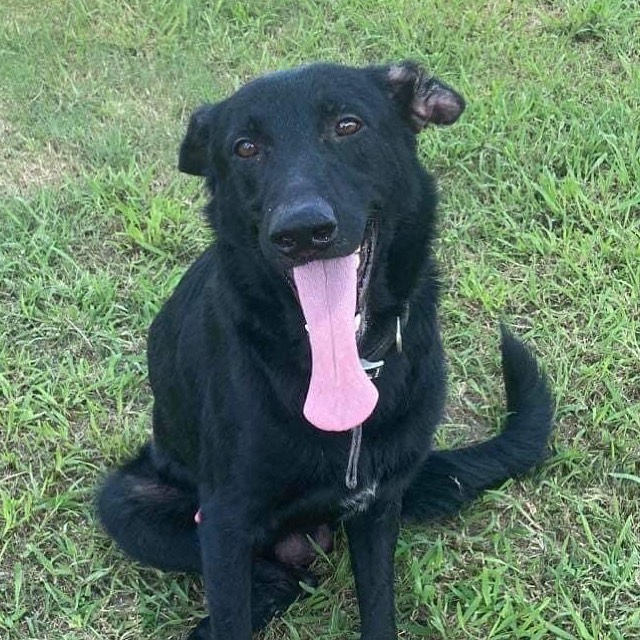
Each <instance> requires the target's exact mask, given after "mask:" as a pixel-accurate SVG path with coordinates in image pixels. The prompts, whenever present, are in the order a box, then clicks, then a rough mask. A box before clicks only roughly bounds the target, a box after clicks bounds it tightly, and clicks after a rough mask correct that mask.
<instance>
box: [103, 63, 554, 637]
mask: <svg viewBox="0 0 640 640" xmlns="http://www.w3.org/2000/svg"><path fill="white" fill-rule="evenodd" d="M463 109H464V101H463V99H462V98H461V97H460V96H459V95H458V94H457V93H456V92H455V91H454V90H453V89H451V88H450V87H448V86H446V85H445V84H443V83H442V82H440V81H438V80H437V79H435V78H433V77H429V76H428V75H427V74H425V73H424V72H423V71H422V70H421V69H420V68H419V67H418V66H417V65H415V64H413V63H403V64H400V65H396V66H391V67H370V68H363V69H354V68H349V67H342V66H335V65H313V66H307V67H302V68H299V69H294V70H292V71H286V72H282V73H274V74H271V75H268V76H265V77H263V78H260V79H258V80H255V81H253V82H251V83H250V84H248V85H246V86H245V87H243V88H241V89H240V90H239V91H238V92H237V93H235V94H234V95H233V96H231V97H230V98H228V99H227V100H224V101H223V102H220V103H219V104H215V105H204V106H202V107H200V108H199V109H198V110H197V111H196V112H195V113H194V114H193V116H192V118H191V122H190V124H189V129H188V132H187V135H186V138H185V140H184V142H183V144H182V148H181V150H180V161H179V168H180V170H181V171H184V172H186V173H190V174H193V175H198V176H203V177H204V178H205V179H206V183H207V187H208V189H209V192H210V194H211V200H210V202H209V204H208V205H207V208H206V213H207V216H208V219H209V221H210V223H211V226H212V227H213V229H214V230H215V232H216V242H215V244H214V245H213V246H212V247H211V248H209V249H208V250H207V251H206V252H205V253H204V254H203V255H202V256H201V257H200V259H199V260H198V261H197V262H196V263H195V264H194V265H193V266H192V267H191V269H189V271H188V272H187V274H186V275H185V277H184V278H183V279H182V282H181V283H180V285H179V286H178V288H177V290H176V292H175V293H174V294H173V296H172V297H171V298H170V299H169V301H168V302H167V303H166V304H165V306H164V308H163V309H162V311H161V312H160V314H159V315H158V317H157V318H156V320H155V322H154V323H153V326H152V327H151V332H150V336H149V374H150V379H151V385H152V387H153V392H154V396H155V405H154V409H153V431H154V437H153V440H152V441H151V442H150V443H149V444H148V445H146V446H145V447H144V448H143V450H142V451H141V452H140V453H139V455H138V456H137V458H135V459H134V460H133V461H131V462H129V463H128V464H127V465H125V466H124V467H122V468H121V469H119V470H118V471H116V472H115V473H113V474H112V475H111V476H109V477H108V479H107V480H106V482H105V484H104V485H103V487H102V489H101V491H100V494H99V498H98V506H99V511H100V517H101V519H102V522H103V523H104V526H105V527H106V529H107V531H108V532H109V533H110V534H111V536H113V538H114V539H115V540H116V541H117V542H118V544H119V545H120V546H121V547H122V549H123V550H124V551H125V552H126V553H128V554H130V555H131V556H132V557H134V558H136V559H137V560H139V561H140V562H143V563H146V564H150V565H153V566H155V567H159V568H162V569H167V570H180V571H197V572H201V573H202V574H203V576H204V582H205V586H206V593H207V598H208V602H209V611H210V614H211V616H210V619H209V618H207V619H205V620H204V621H203V622H202V623H201V624H200V625H199V626H198V627H197V628H196V630H195V631H194V632H193V633H192V636H191V637H192V638H214V639H216V640H247V639H248V638H250V636H251V631H252V628H253V629H258V628H260V627H262V626H263V625H264V624H266V622H267V621H268V620H269V619H270V618H271V617H272V616H273V614H274V613H275V612H276V611H278V610H282V609H283V608H285V607H286V606H287V605H288V604H289V603H290V602H292V601H293V600H294V599H295V598H296V596H297V595H298V594H299V593H300V585H299V582H300V581H301V580H307V581H308V580H312V576H311V575H310V574H308V572H307V571H306V568H305V567H306V566H308V564H309V562H310V561H311V559H312V558H313V547H312V545H311V544H310V541H309V540H310V538H311V539H315V541H316V542H317V543H318V544H319V545H320V546H321V547H322V548H323V549H325V550H326V549H329V548H330V546H331V542H332V533H331V529H330V528H329V527H333V526H335V524H336V523H338V522H340V521H343V522H344V526H345V529H346V533H347V537H348V543H349V550H350V554H351V559H352V565H353V570H354V574H355V581H356V589H357V595H358V602H359V608H360V616H361V622H362V637H363V638H365V639H366V640H391V638H395V637H396V625H395V620H394V595H393V571H394V567H393V557H394V549H395V545H396V539H397V536H398V527H399V524H400V521H401V519H404V520H412V521H422V520H426V519H428V518H433V517H436V516H440V515H443V514H450V513H454V512H455V511H457V510H458V509H459V508H460V507H461V505H463V504H464V503H465V502H467V501H469V500H472V499H473V498H475V497H476V496H477V495H478V494H479V493H480V492H481V491H482V490H483V489H485V488H487V487H491V486H493V485H496V484H499V483H500V482H502V481H503V480H505V479H507V478H509V477H511V476H514V475H517V474H521V473H524V472H525V471H527V470H528V469H530V468H531V467H532V466H534V465H535V464H537V463H539V462H540V461H541V460H543V458H544V456H545V453H546V449H547V439H548V436H549V433H550V431H551V426H552V412H553V407H552V400H551V397H550V393H549V391H548V389H547V386H546V383H545V381H544V378H543V376H542V375H541V374H540V373H539V371H538V368H537V366H536V363H535V360H534V359H533V357H532V356H531V355H530V354H529V352H528V351H527V350H526V349H525V347H524V346H523V345H522V344H521V343H520V342H518V341H517V340H516V339H514V338H513V337H511V336H510V335H509V334H508V333H507V332H506V331H504V330H503V333H502V365H503V371H504V379H505V385H506V391H507V409H508V411H509V417H508V418H507V421H506V426H505V428H504V430H503V432H502V433H501V434H500V435H498V436H496V437H494V438H493V439H491V440H489V441H487V442H484V443H481V444H478V445H475V446H470V447H468V448H464V449H458V450H453V451H432V449H431V447H432V441H433V434H434V431H435V429H436V426H437V424H438V422H439V421H440V419H441V417H442V413H443V404H444V399H445V367H444V358H443V352H442V346H441V342H440V337H439V329H438V322H437V315H436V304H437V294H438V283H437V278H436V270H435V266H434V261H433V257H432V241H433V236H434V222H435V204H436V196H435V193H436V189H435V186H434V182H433V180H432V178H431V177H430V176H429V175H428V174H427V173H426V172H425V171H424V170H423V169H422V168H421V167H420V165H419V162H418V159H417V156H416V141H415V134H416V133H418V132H419V131H420V130H422V129H423V128H424V127H425V126H426V125H428V124H429V123H432V124H437V125H447V124H451V123H453V122H455V121H456V120H457V118H458V117H459V115H460V114H461V113H462V111H463ZM363 369H367V370H368V372H369V376H367V375H366V374H365V373H364V372H363ZM359 425H362V428H360V426H359ZM327 524H328V525H329V526H327Z"/></svg>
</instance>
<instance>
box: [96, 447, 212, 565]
mask: <svg viewBox="0 0 640 640" xmlns="http://www.w3.org/2000/svg"><path fill="white" fill-rule="evenodd" d="M152 447H153V445H151V444H147V445H146V446H144V447H143V448H142V449H141V451H140V452H139V454H138V456H137V457H136V458H134V459H133V460H131V461H130V462H128V463H127V464H125V465H124V466H122V467H121V468H120V469H118V470H117V471H114V472H113V473H111V474H110V475H109V476H107V478H106V480H105V481H104V483H103V484H102V486H101V487H100V488H99V490H98V496H97V507H98V515H99V517H100V520H101V522H102V524H103V526H104V528H105V529H106V531H107V533H108V534H109V535H110V536H111V537H112V538H113V539H114V540H115V541H116V542H117V543H118V546H119V547H120V548H121V549H122V550H123V551H124V552H125V553H126V554H127V555H129V556H131V557H132V558H134V559H135V560H138V561H139V562H141V563H143V564H146V565H150V566H152V567H156V568H158V569H164V570H166V571H193V572H200V568H201V560H200V548H199V542H198V535H197V530H196V524H195V522H194V515H195V513H196V511H197V509H198V503H197V491H196V488H195V485H192V484H191V483H189V482H188V481H186V480H185V479H184V478H180V477H178V475H176V474H172V473H170V471H169V470H168V469H167V468H160V466H159V465H158V463H157V461H156V459H154V457H155V456H154V452H153V450H152ZM165 466H166V465H165Z"/></svg>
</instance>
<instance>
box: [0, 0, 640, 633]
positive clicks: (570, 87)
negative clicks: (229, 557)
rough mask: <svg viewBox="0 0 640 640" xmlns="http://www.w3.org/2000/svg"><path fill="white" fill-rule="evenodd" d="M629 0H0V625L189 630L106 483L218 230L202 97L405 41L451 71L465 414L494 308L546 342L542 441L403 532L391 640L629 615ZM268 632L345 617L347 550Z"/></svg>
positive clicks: (493, 362) (632, 534)
mask: <svg viewBox="0 0 640 640" xmlns="http://www.w3.org/2000/svg"><path fill="white" fill-rule="evenodd" d="M639 34H640V10H639V9H638V7H637V3H636V2H633V1H631V0H630V1H628V2H625V1H622V0H559V1H557V2H549V1H546V0H518V1H516V0H511V1H509V0H499V1H497V2H492V3H486V2H481V1H480V0H469V1H467V2H463V1H462V0H452V1H451V2H424V1H423V0H322V1H317V2H312V1H311V0H302V1H295V2H294V1H293V0H260V1H256V2H251V3H249V2H246V3H241V2H230V1H225V0H215V1H214V0H211V1H205V0H194V1H192V2H190V1H188V0H130V1H129V2H128V3H119V2H112V1H110V2H107V0H77V1H74V2H71V1H69V0H66V1H65V0H56V1H52V2H46V3H43V2H34V1H33V0H5V2H3V3H2V6H1V7H0V138H1V139H2V144H1V145H0V194H1V198H2V202H1V204H0V309H1V313H2V316H1V319H0V328H1V334H0V425H1V429H0V437H1V438H2V445H1V447H0V481H1V483H0V497H1V504H2V511H1V512H0V532H2V536H1V537H0V635H1V636H2V637H4V638H9V640H18V639H21V640H22V639H24V638H34V639H36V638H37V639H47V640H57V639H59V638H73V639H85V638H87V639H89V638H114V639H115V638H118V639H123V640H124V639H127V640H130V639H135V638H157V639H160V638H179V637H181V635H182V634H183V633H184V631H185V630H186V629H187V627H189V626H190V625H191V624H192V623H193V622H194V621H195V619H197V618H198V617H199V616H201V615H202V613H203V611H204V609H203V605H202V601H203V595H202V589H201V586H200V585H199V584H198V582H197V581H195V580H193V579H192V578H190V577H187V576H178V575H171V576H163V575H161V574H160V573H158V572H156V571H153V570H149V569H142V568H140V567H137V566H135V565H134V564H133V563H131V562H129V561H127V560H125V559H124V558H123V557H122V556H121V554H120V553H119V552H118V551H117V549H115V547H114V546H113V545H112V544H111V543H110V542H109V540H107V538H106V537H105V536H104V535H103V534H102V533H101V532H100V531H99V529H98V528H97V526H96V524H95V521H94V516H93V511H92V506H91V498H92V491H93V489H92V487H93V486H94V485H95V483H96V482H97V481H98V479H99V478H100V477H101V475H102V474H103V473H104V470H105V469H106V468H107V467H108V466H109V465H111V464H113V463H115V462H117V461H118V460H121V459H122V458H123V457H124V456H125V455H126V454H127V453H128V452H130V451H132V449H133V448H134V447H135V446H136V445H137V444H138V443H141V442H142V441H143V440H144V439H145V438H146V436H147V434H148V431H149V409H150V392H149V389H148V386H147V383H146V366H145V356H144V349H145V336H146V330H147V327H148V326H149V323H150V321H151V319H152V318H153V316H154V314H155V313H156V312H157V310H158V308H159V307H160V305H161V304H162V301H163V300H164V299H166V297H167V296H168V295H169V293H170V292H171V291H172V289H173V287H174V286H175V285H176V283H177V281H178V280H179V278H180V276H181V274H182V273H183V272H184V269H185V268H186V266H187V265H188V264H189V262H190V261H191V260H193V259H194V258H195V257H196V256H197V255H198V252H199V251H200V250H201V249H202V247H204V246H205V245H206V243H207V242H208V240H209V236H208V232H207V230H206V229H205V227H204V225H203V224H202V222H201V220H200V217H199V215H198V211H199V209H200V207H201V205H202V203H203V197H202V193H201V187H200V185H199V184H198V183H197V181H196V180H194V179H190V178H187V177H184V176H181V175H179V174H178V173H177V171H176V169H175V164H176V151H177V147H178V144H179V141H180V136H181V134H182V132H183V130H184V122H185V118H186V116H187V114H188V112H189V111H190V110H191V109H192V108H193V107H194V106H196V105H197V104H198V103H199V102H200V101H202V100H203V99H216V98H219V97H221V96H223V95H225V94H227V93H228V92H230V91H232V90H233V89H234V88H235V87H237V86H238V85H239V84H241V83H242V82H243V81H244V80H246V79H247V78H249V77H251V76H253V75H255V74H258V73H260V72H263V71H266V70H270V69H274V68H281V67H287V66H291V65H294V64H296V63H299V62H303V61H310V60H318V59H330V60H337V61H344V62H349V63H367V62H381V61H385V60H386V61H391V60H398V59H403V58H409V57H413V58H416V59H418V60H420V61H422V62H423V63H424V64H426V65H427V66H428V67H430V68H431V69H433V70H434V72H436V73H437V74H438V75H440V76H441V77H442V78H444V79H446V80H447V81H449V82H450V83H452V84H453V85H454V86H456V87H457V88H459V89H460V90H461V91H462V92H463V93H464V94H465V95H466V97H467V98H468V102H469V108H468V110H467V112H466V113H465V115H464V117H463V119H462V120H461V122H460V123H459V124H458V125H456V126H455V127H453V128H450V129H447V130H442V131H440V130H438V131H429V132H427V133H426V134H425V135H424V136H423V138H422V142H421V154H422V156H423V158H424V161H425V163H426V165H427V166H429V167H430V168H431V169H432V170H433V171H434V172H435V173H436V174H437V175H438V177H439V179H440V185H441V187H442V191H443V206H442V239H441V241H440V243H439V246H438V251H439V254H440V259H441V262H442V266H443V278H444V281H445V284H446V293H445V295H444V300H443V308H442V322H443V330H444V335H445V341H446V345H447V350H448V354H449V357H450V369H451V371H450V378H451V389H450V403H449V413H448V417H447V420H446V423H445V425H444V428H443V429H442V431H441V435H440V444H441V445H442V446H450V445H454V444H458V443H460V442H462V441H468V440H471V439H474V438H478V437H483V436H484V435H486V434H487V433H488V432H489V431H490V430H491V429H493V428H495V425H496V423H497V419H498V417H499V415H500V412H501V410H502V404H501V403H502V399H501V398H502V392H501V385H500V379H499V373H498V348H497V347H498V345H497V322H498V319H500V318H504V319H506V320H507V321H508V323H509V324H510V325H511V326H513V327H514V328H515V329H516V330H517V331H518V332H519V333H520V334H522V335H524V336H525V337H526V338H527V339H528V340H529V341H530V342H531V343H532V344H533V345H534V346H535V348H536V351H537V353H538V354H539V356H540V358H541V359H542V360H543V362H544V363H545V364H546V367H547V369H548V371H549V375H550V377H551V380H552V383H553V388H554V390H555V394H556V396H557V400H558V414H557V417H558V428H557V434H556V437H555V455H554V456H553V457H552V458H551V460H550V461H549V463H548V464H547V465H546V466H545V467H544V468H543V469H542V470H540V471H538V472H536V473H535V474H533V475H532V476H531V477H529V478H527V479H524V480H521V481H517V482H515V481H514V482H510V483H508V484H507V485H506V486H504V487H502V488H501V489H500V490H497V491H493V492H490V493H488V494H487V495H486V496H485V497H484V498H483V499H482V500H480V501H479V502H478V503H476V504H475V505H474V506H472V507H471V508H469V509H468V510H466V511H465V512H464V513H463V514H462V515H460V516H459V517H456V518H452V519H450V520H447V521H444V522H440V523H436V524H433V525H431V526H428V527H420V528H418V527H416V528H412V529H407V530H405V531H404V532H403V535H402V539H401V543H400V545H399V547H398V551H397V568H398V570H397V609H398V621H399V627H400V629H401V637H402V638H428V639H430V640H431V639H433V640H435V639H437V638H442V639H446V640H457V639H475V638H478V639H480V638H481V639H483V640H485V639H491V640H498V639H504V640H511V639H513V638H527V639H531V638H536V639H537V638H561V639H566V640H570V639H580V640H603V639H609V638H610V639H612V640H633V638H640V610H639V609H638V602H640V539H639V536H640V534H639V531H640V516H639V512H638V504H639V498H640V464H639V462H638V461H639V460H640V190H639V188H638V185H640V151H639V149H640V133H639V126H638V113H639V109H640V74H639V73H638V65H639V63H640V35H639ZM318 570H319V571H320V572H321V575H322V576H323V582H322V584H321V586H320V587H319V588H318V589H317V590H316V591H315V593H314V594H313V595H312V596H311V597H310V598H308V599H306V600H305V601H303V602H301V603H299V604H296V605H295V606H294V607H292V608H291V610H290V611H288V612H287V614H286V615H285V616H284V618H283V619H282V620H280V621H278V622H276V623H274V624H273V625H271V627H270V628H269V630H268V631H267V632H266V634H265V637H266V638H267V639H272V640H275V639H276V638H282V637H285V638H291V639H297V638H302V639H306V638H327V639H329V638H336V639H349V638H356V637H357V633H356V630H357V626H358V624H357V615H356V608H355V601H354V594H353V583H352V578H351V573H350V570H349V567H348V558H347V555H346V552H345V549H344V544H342V545H341V546H340V552H339V553H338V554H334V555H332V556H331V558H329V559H328V560H326V561H323V562H320V563H319V564H318Z"/></svg>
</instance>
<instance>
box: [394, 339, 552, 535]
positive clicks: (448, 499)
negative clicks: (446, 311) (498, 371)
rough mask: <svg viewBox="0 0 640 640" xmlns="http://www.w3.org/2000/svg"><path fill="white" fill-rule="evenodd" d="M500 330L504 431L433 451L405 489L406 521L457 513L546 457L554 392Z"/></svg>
mask: <svg viewBox="0 0 640 640" xmlns="http://www.w3.org/2000/svg"><path fill="white" fill-rule="evenodd" d="M501 330H502V373H503V377H504V383H505V389H506V394H507V411H508V416H507V420H506V424H505V427H504V429H503V430H502V432H501V433H500V434H498V435H497V436H495V437H494V438H491V439H490V440H488V441H487V442H481V443H479V444H476V445H472V446H469V447H465V448H462V449H453V450H451V451H434V452H433V453H432V454H430V455H429V457H428V458H427V460H426V462H425V463H424V466H423V468H422V469H421V470H420V471H419V472H418V474H417V476H416V477H415V478H414V480H413V482H412V483H411V485H410V486H409V488H408V489H407V491H406V492H405V495H404V497H403V504H402V518H403V520H405V521H410V522H420V521H425V520H429V519H431V518H437V517H440V516H445V515H451V514H454V513H456V512H458V511H459V510H460V509H461V508H462V507H463V506H464V504H466V503H468V502H470V501H472V500H474V499H475V498H476V497H478V496H479V495H480V493H482V491H484V490H485V489H489V488H491V487H495V486H497V485H499V484H501V483H502V482H504V481H505V480H507V479H508V478H511V477H514V476H518V475H521V474H523V473H526V472H527V471H529V470H530V469H531V468H533V467H534V466H536V465H537V464H540V463H541V462H542V461H543V460H544V459H545V457H546V455H547V452H548V442H547V441H548V439H549V435H550V434H551V431H552V429H553V409H554V403H553V398H552V397H551V392H550V391H549V387H548V386H547V383H546V380H545V377H544V375H543V374H542V372H541V371H540V370H539V369H538V366H537V364H536V361H535V359H534V357H533V355H532V354H531V353H530V352H529V350H528V349H527V348H526V347H525V346H524V345H523V344H522V343H521V342H520V341H519V340H517V339H516V338H514V337H513V336H512V335H511V334H510V333H509V332H508V331H507V330H506V329H505V328H504V327H501Z"/></svg>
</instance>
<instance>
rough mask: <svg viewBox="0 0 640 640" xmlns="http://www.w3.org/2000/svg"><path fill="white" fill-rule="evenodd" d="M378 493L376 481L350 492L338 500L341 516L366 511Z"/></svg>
mask: <svg viewBox="0 0 640 640" xmlns="http://www.w3.org/2000/svg"><path fill="white" fill-rule="evenodd" d="M377 494H378V483H377V482H376V481H374V482H372V483H370V484H369V485H367V486H365V487H363V488H362V489H356V490H354V491H352V492H350V494H349V495H347V496H346V497H345V498H343V499H342V500H341V501H340V507H341V508H342V512H343V516H344V517H349V516H352V515H356V514H358V513H363V512H364V511H366V510H367V509H368V508H369V506H370V505H371V503H372V502H373V501H374V500H375V499H376V496H377Z"/></svg>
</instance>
